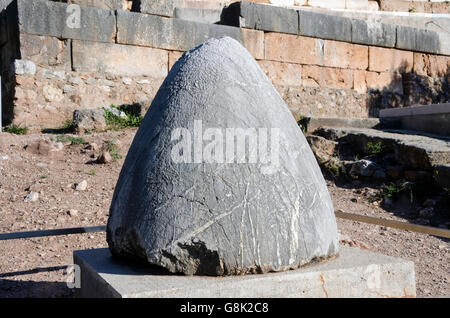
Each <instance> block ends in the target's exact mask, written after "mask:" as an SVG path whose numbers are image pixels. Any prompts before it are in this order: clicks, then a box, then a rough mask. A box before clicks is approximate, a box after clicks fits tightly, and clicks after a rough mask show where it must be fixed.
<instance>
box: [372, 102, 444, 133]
mask: <svg viewBox="0 0 450 318" xmlns="http://www.w3.org/2000/svg"><path fill="white" fill-rule="evenodd" d="M380 120H381V123H382V124H383V125H384V126H391V125H394V126H395V127H398V128H401V129H409V130H415V131H423V132H428V133H432V134H437V135H441V136H450V103H446V104H435V105H425V106H412V107H403V108H392V109H382V110H381V111H380Z"/></svg>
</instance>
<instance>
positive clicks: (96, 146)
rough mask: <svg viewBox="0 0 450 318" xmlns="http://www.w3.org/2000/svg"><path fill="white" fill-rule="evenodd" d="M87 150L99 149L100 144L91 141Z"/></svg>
mask: <svg viewBox="0 0 450 318" xmlns="http://www.w3.org/2000/svg"><path fill="white" fill-rule="evenodd" d="M84 149H86V150H92V151H97V150H98V149H99V147H98V145H97V144H96V143H95V142H91V143H90V144H89V145H87V146H86V148H84Z"/></svg>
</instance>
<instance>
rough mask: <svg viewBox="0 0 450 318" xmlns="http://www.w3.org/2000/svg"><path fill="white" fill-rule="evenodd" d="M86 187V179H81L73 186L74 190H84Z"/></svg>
mask: <svg viewBox="0 0 450 318" xmlns="http://www.w3.org/2000/svg"><path fill="white" fill-rule="evenodd" d="M86 189H87V181H86V180H83V181H81V182H80V183H78V184H77V185H76V186H75V190H77V191H84V190H86Z"/></svg>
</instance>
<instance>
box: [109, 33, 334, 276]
mask: <svg viewBox="0 0 450 318" xmlns="http://www.w3.org/2000/svg"><path fill="white" fill-rule="evenodd" d="M107 241H108V244H109V247H110V250H111V252H112V253H113V255H116V256H117V255H118V256H132V257H138V258H142V259H145V260H146V261H147V262H148V263H150V264H153V265H159V266H162V267H165V268H166V269H168V270H169V271H170V272H174V273H184V274H187V275H193V274H196V275H238V274H246V273H265V272H268V271H284V270H288V269H295V268H298V267H300V266H302V265H304V264H308V263H310V262H312V261H317V260H322V259H326V258H329V257H331V256H334V255H336V254H337V252H338V235H337V226H336V219H335V217H334V213H333V205H332V202H331V199H330V195H329V193H328V190H327V188H326V184H325V181H324V179H323V176H322V174H321V171H320V169H319V166H318V164H317V161H316V159H315V158H314V155H313V153H312V151H311V149H310V147H309V146H308V143H307V141H306V139H305V137H304V136H303V134H302V132H301V130H300V128H299V127H298V125H297V123H296V121H295V120H294V118H293V116H292V115H291V113H290V111H289V110H288V108H287V107H286V105H285V103H284V102H283V100H282V99H281V97H280V95H279V94H278V93H277V91H276V90H275V88H274V87H273V85H272V84H271V83H270V81H269V79H268V78H267V77H266V75H265V74H264V72H263V71H262V70H261V69H260V68H259V66H258V64H257V63H256V61H255V60H254V59H253V58H252V57H251V55H250V54H249V53H248V52H247V50H246V49H245V48H244V47H243V46H241V45H240V44H239V43H238V42H237V41H235V40H233V39H231V38H222V39H211V40H208V41H207V42H205V43H203V44H202V45H200V46H198V47H196V48H194V49H192V50H190V51H188V52H186V53H184V54H183V56H182V58H180V60H179V61H178V62H177V63H176V64H175V65H174V66H173V68H172V70H171V71H170V73H169V75H168V76H167V78H166V80H165V81H164V83H163V84H162V86H161V88H160V89H159V91H158V93H157V95H156V97H155V99H154V100H153V102H152V105H151V107H150V110H149V111H148V112H147V114H146V116H145V118H144V120H143V122H142V124H141V126H140V128H139V130H138V132H137V133H136V136H135V138H134V140H133V143H132V145H131V147H130V150H129V152H128V155H127V157H126V160H125V163H124V165H123V168H122V171H121V173H120V176H119V180H118V182H117V186H116V188H115V192H114V196H113V199H112V203H111V208H110V215H109V220H108V225H107Z"/></svg>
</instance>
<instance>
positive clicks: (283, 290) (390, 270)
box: [73, 246, 416, 298]
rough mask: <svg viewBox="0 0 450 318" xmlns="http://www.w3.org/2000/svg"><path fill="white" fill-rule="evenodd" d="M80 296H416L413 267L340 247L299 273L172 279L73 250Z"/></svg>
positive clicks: (97, 252)
mask: <svg viewBox="0 0 450 318" xmlns="http://www.w3.org/2000/svg"><path fill="white" fill-rule="evenodd" d="M73 255H74V256H73V257H74V263H75V264H77V265H79V266H80V269H81V289H78V290H77V296H78V297H100V298H102V297H108V298H109V297H113V298H136V297H139V298H141V297H142V298H151V297H173V298H190V297H199V298H204V297H208V298H211V297H233V298H241V297H252V298H253V297H295V298H301V297H414V296H415V295H416V287H415V273H414V263H413V262H411V261H407V260H403V259H399V258H394V257H390V256H385V255H382V254H378V253H374V252H370V251H367V250H362V249H357V248H351V247H346V246H341V247H340V256H339V257H337V258H335V259H333V260H330V261H327V262H324V263H319V264H315V265H311V266H308V267H304V268H301V269H298V270H293V271H288V272H281V273H269V274H262V275H245V276H231V277H207V276H179V275H171V274H168V273H167V272H165V271H164V270H163V269H161V268H157V267H149V266H148V265H143V264H142V263H140V264H139V263H135V262H132V261H130V260H128V261H126V260H123V259H116V258H113V257H112V256H111V254H110V252H109V250H108V249H106V248H102V249H92V250H82V251H75V252H74V254H73Z"/></svg>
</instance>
